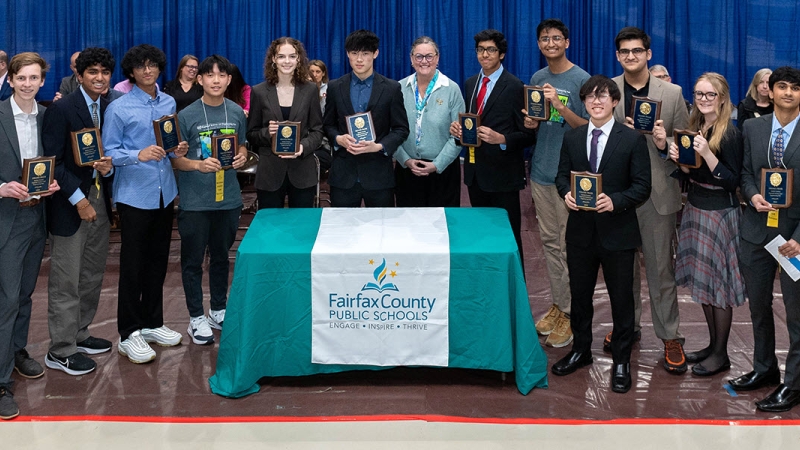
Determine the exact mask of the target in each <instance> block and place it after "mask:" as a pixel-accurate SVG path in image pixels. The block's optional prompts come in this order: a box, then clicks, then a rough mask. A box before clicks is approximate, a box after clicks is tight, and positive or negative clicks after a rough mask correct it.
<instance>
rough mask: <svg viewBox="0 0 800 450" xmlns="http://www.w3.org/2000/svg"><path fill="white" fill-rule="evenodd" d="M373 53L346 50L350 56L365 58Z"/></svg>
mask: <svg viewBox="0 0 800 450" xmlns="http://www.w3.org/2000/svg"><path fill="white" fill-rule="evenodd" d="M373 53H374V52H368V51H360V52H357V51H355V50H354V51H351V52H347V55H348V56H350V57H351V58H362V59H367V58H369V57H370V56H372V54H373Z"/></svg>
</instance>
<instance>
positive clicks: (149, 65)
mask: <svg viewBox="0 0 800 450" xmlns="http://www.w3.org/2000/svg"><path fill="white" fill-rule="evenodd" d="M133 68H134V69H136V70H144V69H153V70H155V69H158V64H156V63H154V62H147V63H145V64H137V65H135V66H133Z"/></svg>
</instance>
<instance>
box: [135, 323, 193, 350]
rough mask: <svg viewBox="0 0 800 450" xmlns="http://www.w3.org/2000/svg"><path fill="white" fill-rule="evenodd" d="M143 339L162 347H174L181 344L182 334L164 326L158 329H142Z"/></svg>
mask: <svg viewBox="0 0 800 450" xmlns="http://www.w3.org/2000/svg"><path fill="white" fill-rule="evenodd" d="M142 337H143V338H144V340H145V341H147V342H152V343H155V344H157V345H160V346H162V347H172V346H174V345H178V344H180V343H181V339H182V338H183V336H181V334H180V333H178V332H175V331H172V330H170V329H169V328H167V327H166V326H165V325H162V326H160V327H158V328H142Z"/></svg>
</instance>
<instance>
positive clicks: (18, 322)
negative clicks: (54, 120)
mask: <svg viewBox="0 0 800 450" xmlns="http://www.w3.org/2000/svg"><path fill="white" fill-rule="evenodd" d="M47 69H48V65H47V63H46V62H45V61H44V59H42V57H41V56H39V55H38V54H36V53H32V52H25V53H20V54H18V55H16V56H14V57H13V58H12V59H11V63H10V64H9V71H8V82H9V84H10V86H11V87H12V88H13V89H14V95H12V96H11V98H9V99H8V100H4V101H2V102H0V419H12V418H14V417H16V416H17V415H19V408H18V407H17V404H16V402H15V401H14V394H13V391H12V389H11V388H12V384H13V382H12V380H11V372H12V370H15V369H16V371H17V372H18V373H19V374H20V375H21V376H23V377H25V378H38V377H40V376H42V375H43V374H44V369H42V366H41V365H40V364H39V363H37V362H36V361H34V360H33V359H32V358H31V357H30V356H29V355H28V352H27V351H26V350H25V346H26V345H27V343H28V326H29V325H30V321H31V304H32V302H31V295H32V294H33V290H34V288H35V287H36V278H37V277H38V276H39V267H40V266H41V264H42V256H43V254H44V243H45V240H46V239H47V232H46V231H45V222H44V205H43V204H42V202H41V197H40V196H38V195H37V196H30V195H28V188H27V187H26V186H25V184H24V182H23V180H22V162H23V160H24V159H29V158H36V157H38V156H42V153H43V152H42V135H41V130H42V118H43V117H44V111H45V108H44V107H42V106H39V105H37V103H36V94H37V93H38V92H39V88H41V87H42V86H43V85H44V77H45V74H46V73H47ZM58 189H59V186H58V181H56V180H53V183H52V184H51V185H50V186H49V190H48V192H47V193H46V194H44V195H43V197H46V196H48V195H52V194H53V193H55V192H56V191H58Z"/></svg>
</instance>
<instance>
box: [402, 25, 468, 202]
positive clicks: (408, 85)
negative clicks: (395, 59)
mask: <svg viewBox="0 0 800 450" xmlns="http://www.w3.org/2000/svg"><path fill="white" fill-rule="evenodd" d="M438 65H439V47H438V46H437V45H436V42H434V41H433V39H431V38H429V37H427V36H422V37H420V38H417V40H415V41H414V42H413V43H412V44H411V67H413V68H414V72H415V73H413V74H412V75H409V76H408V77H406V78H404V79H402V80H400V87H401V89H402V92H403V103H404V105H405V108H406V114H407V115H408V124H409V126H410V128H411V133H409V135H408V139H406V141H405V142H403V144H402V145H400V147H399V148H398V149H397V152H395V154H394V158H395V160H396V161H397V164H395V167H394V174H395V185H396V186H395V197H396V202H397V206H399V207H420V206H460V205H461V167H460V164H459V162H458V154H459V152H460V148H459V147H457V146H456V143H455V140H454V138H453V136H452V135H451V134H450V124H451V123H452V122H454V121H457V120H458V114H459V113H461V112H464V98H463V97H462V96H461V89H460V88H459V87H458V85H457V84H456V83H455V82H454V81H453V80H451V79H449V78H447V77H446V76H445V75H444V74H443V73H441V72H439V70H438V69H437V67H438Z"/></svg>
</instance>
